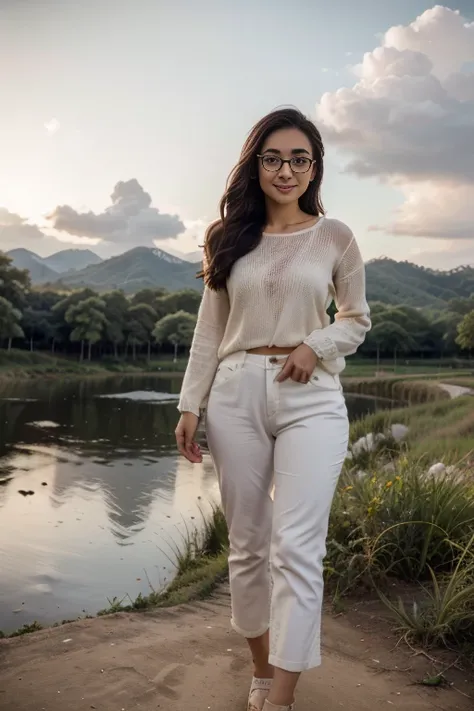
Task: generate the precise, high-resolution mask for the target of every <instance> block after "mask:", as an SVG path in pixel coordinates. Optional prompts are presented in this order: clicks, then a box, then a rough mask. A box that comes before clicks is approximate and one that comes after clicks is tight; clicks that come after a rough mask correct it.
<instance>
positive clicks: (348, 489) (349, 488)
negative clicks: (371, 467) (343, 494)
mask: <svg viewBox="0 0 474 711" xmlns="http://www.w3.org/2000/svg"><path fill="white" fill-rule="evenodd" d="M353 488H354V487H353V486H345V487H344V491H352V489H353Z"/></svg>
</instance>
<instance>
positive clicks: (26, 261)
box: [7, 247, 474, 308]
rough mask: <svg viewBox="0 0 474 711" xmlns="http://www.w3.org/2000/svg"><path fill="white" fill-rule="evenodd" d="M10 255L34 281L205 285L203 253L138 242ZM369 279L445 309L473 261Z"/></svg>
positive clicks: (413, 302) (379, 290)
mask: <svg viewBox="0 0 474 711" xmlns="http://www.w3.org/2000/svg"><path fill="white" fill-rule="evenodd" d="M7 254H8V255H9V256H10V257H11V258H12V260H13V264H14V266H17V267H19V268H20V269H27V270H28V271H29V272H30V275H31V280H32V282H33V284H43V285H44V284H50V285H52V286H56V287H58V286H61V285H62V286H63V287H69V288H80V287H85V286H89V287H92V288H93V289H95V290H96V291H98V292H104V291H110V290H111V289H122V290H123V291H124V292H125V293H128V294H131V293H134V292H136V291H138V290H140V289H145V288H148V287H151V288H153V287H158V286H160V287H164V288H165V289H168V290H169V291H178V290H180V289H201V288H202V282H201V281H196V272H197V271H198V268H199V267H198V262H199V261H200V259H201V253H200V252H193V253H192V254H189V255H182V256H177V255H178V254H179V253H176V252H175V253H174V254H171V253H170V252H165V251H163V250H161V249H157V248H149V247H135V248H134V249H131V250H129V251H127V252H124V253H123V254H120V255H118V256H116V257H112V258H110V259H104V260H102V259H101V258H100V257H99V256H98V255H97V254H95V253H94V252H92V251H90V250H88V249H82V250H81V249H68V250H63V251H61V252H57V253H56V254H53V255H51V256H50V257H46V258H44V257H39V256H38V255H37V254H35V253H34V252H30V251H28V250H26V249H13V250H12V251H11V252H7ZM183 257H186V258H183ZM366 279H367V297H368V300H369V301H371V302H374V301H381V302H383V303H386V304H393V305H397V304H407V305H410V306H416V307H433V308H443V307H445V306H446V304H447V302H448V301H449V300H450V299H453V298H456V297H463V298H468V297H469V296H470V295H471V294H472V293H473V292H474V267H472V266H464V267H458V268H457V269H453V270H451V271H446V272H443V271H435V270H432V269H427V268H426V267H420V266H418V265H416V264H412V263H410V262H406V261H405V262H397V261H395V260H393V259H388V258H381V259H374V260H371V261H370V262H367V264H366Z"/></svg>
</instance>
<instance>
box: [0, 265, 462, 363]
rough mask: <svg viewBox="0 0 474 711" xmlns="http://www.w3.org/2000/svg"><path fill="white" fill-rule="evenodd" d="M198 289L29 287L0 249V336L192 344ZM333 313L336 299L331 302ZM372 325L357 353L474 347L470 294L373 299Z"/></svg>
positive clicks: (44, 342) (451, 351) (57, 344)
mask: <svg viewBox="0 0 474 711" xmlns="http://www.w3.org/2000/svg"><path fill="white" fill-rule="evenodd" d="M200 300H201V294H200V292H198V291H194V290H191V289H186V290H183V291H177V292H176V291H174V292H168V291H166V290H165V289H162V288H153V289H152V288H148V289H143V290H141V291H138V292H137V293H136V294H134V295H132V296H127V295H125V294H124V293H123V292H122V291H119V290H115V291H110V292H108V293H103V294H98V293H97V292H95V291H94V290H92V289H89V288H86V289H81V290H78V291H74V292H72V293H71V292H61V291H58V290H54V289H51V288H44V289H39V288H32V287H31V284H30V280H29V277H28V273H27V272H25V271H21V270H18V269H16V268H14V267H13V266H12V265H11V260H10V258H9V257H7V256H6V255H4V254H1V253H0V341H1V342H2V343H3V345H4V346H5V347H7V348H11V347H12V344H14V345H15V347H16V348H28V349H30V350H49V351H50V352H53V353H54V352H58V351H59V352H61V353H63V354H73V353H79V354H80V357H81V358H85V357H87V358H89V359H90V358H91V357H92V356H93V357H103V356H113V357H116V358H118V357H124V356H125V357H127V356H129V357H132V358H136V357H137V356H138V355H140V354H146V355H147V357H148V358H149V357H150V356H151V354H152V351H155V350H157V349H158V348H159V349H160V350H161V351H163V350H164V351H167V350H173V351H174V355H175V357H176V355H177V352H178V349H179V348H180V347H181V348H189V346H190V344H191V340H192V335H193V332H194V327H195V324H196V315H197V312H198V309H199V303H200ZM329 313H330V315H331V317H332V318H333V317H334V314H335V306H334V304H333V305H332V307H331V309H330V310H329ZM371 313H372V323H373V327H372V330H371V331H370V333H369V334H368V337H367V339H366V341H365V343H364V344H363V346H362V347H361V349H360V351H359V353H360V354H361V355H366V356H368V357H371V358H374V357H380V358H386V357H395V358H396V357H400V356H402V357H404V358H408V357H421V356H422V357H424V358H447V357H458V356H461V355H463V354H464V355H467V352H469V351H470V350H471V349H474V295H471V297H470V298H461V297H459V298H455V299H452V300H451V301H449V302H448V303H447V305H446V308H443V309H439V310H435V309H433V308H431V309H419V308H415V307H413V306H406V305H399V306H393V305H387V304H384V303H380V302H374V303H372V304H371Z"/></svg>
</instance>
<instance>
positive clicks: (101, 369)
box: [0, 350, 187, 382]
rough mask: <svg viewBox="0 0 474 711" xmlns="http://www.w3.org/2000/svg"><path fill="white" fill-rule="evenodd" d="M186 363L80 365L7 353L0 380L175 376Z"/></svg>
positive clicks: (0, 357) (0, 355)
mask: <svg viewBox="0 0 474 711" xmlns="http://www.w3.org/2000/svg"><path fill="white" fill-rule="evenodd" d="M186 363H187V360H186V359H181V360H178V362H177V363H173V362H172V361H171V360H164V359H158V358H152V359H151V360H150V361H148V360H147V359H146V358H140V359H137V360H136V361H133V360H131V359H129V360H124V359H117V360H116V359H114V358H111V357H109V358H105V357H104V358H101V359H100V360H92V361H91V362H89V361H87V360H84V361H82V362H81V361H79V359H78V358H74V357H63V356H53V355H51V354H48V353H42V352H33V353H30V352H29V351H22V350H12V351H11V352H10V353H8V352H7V351H4V350H3V351H2V350H0V380H8V381H9V382H11V381H12V380H27V379H28V378H35V377H37V376H38V375H42V376H46V377H54V376H62V377H64V376H66V377H90V376H100V375H112V374H114V373H117V374H120V373H131V374H134V373H135V374H143V373H157V374H158V373H160V374H165V373H176V374H181V373H182V372H184V369H185V367H186Z"/></svg>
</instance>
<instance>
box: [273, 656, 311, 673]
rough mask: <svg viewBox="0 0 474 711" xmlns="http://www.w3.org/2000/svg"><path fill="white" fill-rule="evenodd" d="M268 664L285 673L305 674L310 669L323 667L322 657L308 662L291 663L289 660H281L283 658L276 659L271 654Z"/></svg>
mask: <svg viewBox="0 0 474 711" xmlns="http://www.w3.org/2000/svg"><path fill="white" fill-rule="evenodd" d="M268 663H269V664H271V666H272V667H278V668H279V669H283V670H284V671H289V672H303V671H307V670H308V669H315V668H316V667H320V666H321V657H320V656H317V657H314V658H313V659H311V660H310V661H308V662H289V661H288V660H287V659H281V657H276V656H275V655H274V654H270V656H269V657H268Z"/></svg>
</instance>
